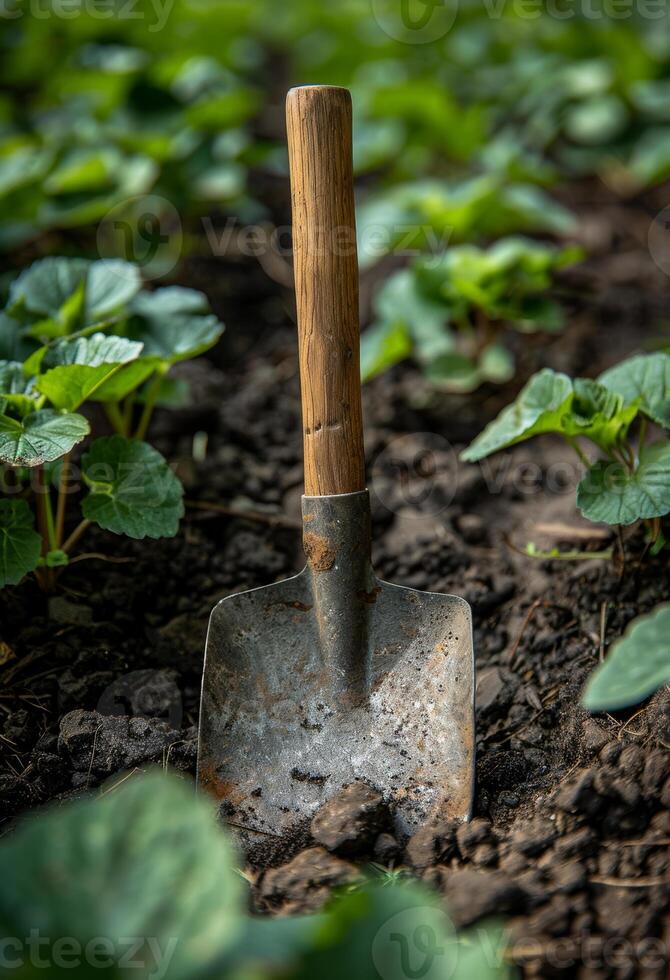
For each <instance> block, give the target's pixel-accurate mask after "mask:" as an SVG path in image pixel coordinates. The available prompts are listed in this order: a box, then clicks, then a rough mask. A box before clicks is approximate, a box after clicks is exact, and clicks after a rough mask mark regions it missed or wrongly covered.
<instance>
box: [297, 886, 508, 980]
mask: <svg viewBox="0 0 670 980" xmlns="http://www.w3.org/2000/svg"><path fill="white" fill-rule="evenodd" d="M318 920H319V928H318V930H317V931H316V935H315V937H314V940H313V942H312V944H311V948H308V949H307V950H305V952H304V953H303V955H302V956H301V957H300V959H299V962H298V963H297V964H296V966H295V968H294V969H293V970H292V971H291V972H289V974H288V975H289V976H290V977H291V980H310V978H314V977H319V978H323V980H340V978H341V977H346V976H349V977H355V978H356V980H379V978H380V977H385V978H389V980H391V978H394V980H395V978H398V980H406V978H407V977H411V976H414V977H416V976H419V975H420V976H421V977H422V978H423V980H444V978H446V977H449V978H451V980H474V978H477V980H503V978H507V977H510V976H511V972H510V968H509V966H507V965H506V963H505V958H504V945H505V944H504V935H503V932H502V930H501V928H500V927H499V926H498V925H495V924H492V923H482V924H481V925H480V927H479V928H478V929H476V930H475V929H473V930H471V931H470V932H465V933H463V934H461V935H459V934H457V933H456V930H455V928H454V926H453V924H452V923H451V921H450V919H449V916H448V914H447V912H446V911H445V908H444V905H443V904H442V903H441V902H440V901H439V899H438V897H437V896H436V895H435V894H434V893H433V892H431V891H428V890H427V889H426V888H424V887H423V886H421V885H419V884H418V883H417V884H414V883H412V884H410V883H407V884H397V885H389V886H384V885H380V884H368V885H365V886H364V887H363V888H361V889H357V890H355V891H353V892H351V893H349V894H341V895H339V896H337V897H336V898H335V899H334V900H333V901H332V902H331V904H330V905H329V906H328V907H327V908H326V911H325V913H322V914H321V915H320V916H319V917H318Z"/></svg>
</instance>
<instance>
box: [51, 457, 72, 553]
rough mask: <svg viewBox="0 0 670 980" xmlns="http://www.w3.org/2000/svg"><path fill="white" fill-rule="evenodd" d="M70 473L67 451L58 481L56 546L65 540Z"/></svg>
mask: <svg viewBox="0 0 670 980" xmlns="http://www.w3.org/2000/svg"><path fill="white" fill-rule="evenodd" d="M69 475H70V453H66V454H65V456H63V465H62V467H61V471H60V480H59V481H58V502H57V504H56V533H55V538H56V548H60V546H61V543H62V541H63V532H64V529H65V506H66V503H67V493H66V488H67V481H68V477H69Z"/></svg>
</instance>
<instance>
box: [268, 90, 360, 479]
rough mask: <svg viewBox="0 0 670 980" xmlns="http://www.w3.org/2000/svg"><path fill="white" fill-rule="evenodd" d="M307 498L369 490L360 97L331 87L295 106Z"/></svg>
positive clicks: (289, 103) (292, 133)
mask: <svg viewBox="0 0 670 980" xmlns="http://www.w3.org/2000/svg"><path fill="white" fill-rule="evenodd" d="M286 129H287V135H288V150H289V164H290V172H291V200H292V207H293V265H294V274H295V289H296V304H297V310H298V338H299V354H300V383H301V392H302V417H303V437H304V455H305V493H306V494H308V495H313V496H323V495H326V494H333V493H354V492H356V491H359V490H364V489H365V459H364V454H363V422H362V409H361V381H360V352H359V347H360V331H359V319H358V317H359V314H358V256H357V252H356V223H355V217H354V186H353V167H352V148H351V142H352V136H351V96H350V95H349V92H348V91H347V90H346V89H343V88H335V87H332V86H326V85H309V86H304V87H301V88H294V89H291V91H290V92H289V93H288V96H287V99H286Z"/></svg>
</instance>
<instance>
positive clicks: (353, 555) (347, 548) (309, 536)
mask: <svg viewBox="0 0 670 980" xmlns="http://www.w3.org/2000/svg"><path fill="white" fill-rule="evenodd" d="M302 520H303V547H304V550H305V555H306V557H307V568H308V569H309V572H310V575H311V579H312V593H313V597H314V612H315V615H316V621H317V624H318V630H319V639H320V646H321V654H322V657H323V658H324V664H325V665H326V666H327V667H328V668H329V669H330V670H332V677H333V685H334V690H335V692H336V693H338V694H340V695H341V696H342V697H348V698H352V699H354V700H360V699H361V698H362V697H365V696H366V694H367V693H368V691H369V689H370V650H369V643H368V619H369V615H370V607H371V604H372V603H374V600H375V597H376V591H375V590H376V579H375V576H374V573H373V571H372V565H371V563H370V497H369V494H368V491H367V490H362V491H360V492H358V493H341V494H332V495H329V496H323V497H308V496H303V498H302Z"/></svg>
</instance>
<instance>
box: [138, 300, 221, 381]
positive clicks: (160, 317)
mask: <svg viewBox="0 0 670 980" xmlns="http://www.w3.org/2000/svg"><path fill="white" fill-rule="evenodd" d="M207 308H208V306H207V300H206V298H205V296H204V295H203V294H202V293H199V292H197V291H196V290H194V289H181V288H179V287H177V286H169V287H165V288H164V289H157V290H156V291H155V292H153V293H142V294H140V295H139V296H138V297H136V299H135V301H134V302H133V304H132V306H131V309H132V312H133V313H135V314H136V316H135V317H134V319H133V321H132V324H131V327H130V330H129V336H130V337H132V338H133V339H134V340H139V341H141V342H142V343H143V344H144V356H146V357H158V358H160V359H161V360H162V361H164V363H166V364H175V363H176V362H177V361H184V360H187V359H188V358H190V357H197V356H198V355H199V354H202V353H204V352H205V351H206V350H209V348H210V347H213V346H214V344H215V343H216V342H217V340H218V339H219V337H220V336H221V334H222V333H223V330H224V326H223V324H222V323H220V322H219V320H218V319H217V318H216V317H215V316H214V315H213V314H211V313H209V314H208V313H205V310H207Z"/></svg>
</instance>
